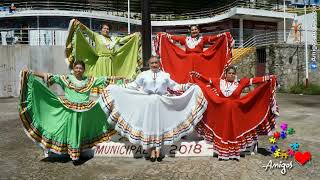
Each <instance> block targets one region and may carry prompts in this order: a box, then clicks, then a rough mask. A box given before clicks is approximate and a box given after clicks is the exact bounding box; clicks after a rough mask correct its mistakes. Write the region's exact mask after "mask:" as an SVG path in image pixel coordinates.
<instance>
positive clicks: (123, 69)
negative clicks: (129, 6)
mask: <svg viewBox="0 0 320 180" xmlns="http://www.w3.org/2000/svg"><path fill="white" fill-rule="evenodd" d="M86 36H87V37H89V39H90V40H91V41H88V40H87V39H86ZM140 50H141V49H140V34H139V33H133V34H131V35H128V36H125V37H122V38H121V37H111V36H110V35H109V26H108V25H107V24H102V26H101V34H98V33H96V32H94V31H92V30H91V29H89V28H88V27H86V26H85V25H84V24H82V23H81V22H79V21H78V20H76V19H73V20H71V21H70V26H69V35H68V38H67V43H66V56H67V62H68V63H69V64H71V65H72V63H74V62H76V61H79V59H82V60H83V61H84V63H85V65H86V71H85V74H86V75H90V76H94V77H100V76H122V77H125V78H127V79H132V78H133V77H135V75H136V73H137V71H138V70H139V69H140V66H141V65H142V61H141V58H140V53H139V52H140Z"/></svg>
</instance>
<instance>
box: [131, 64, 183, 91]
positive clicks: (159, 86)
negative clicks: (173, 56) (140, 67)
mask: <svg viewBox="0 0 320 180" xmlns="http://www.w3.org/2000/svg"><path fill="white" fill-rule="evenodd" d="M126 87H127V88H129V89H136V90H138V89H139V88H142V90H143V91H144V92H146V93H148V94H159V95H164V94H167V93H168V91H167V89H168V88H169V89H172V90H174V91H177V90H181V86H180V84H177V83H176V82H175V81H173V80H172V79H171V78H170V74H168V73H165V72H163V71H160V70H158V71H157V72H153V71H152V70H148V71H144V72H142V73H140V74H139V75H138V77H137V78H136V80H135V81H133V82H131V83H129V84H127V85H126Z"/></svg>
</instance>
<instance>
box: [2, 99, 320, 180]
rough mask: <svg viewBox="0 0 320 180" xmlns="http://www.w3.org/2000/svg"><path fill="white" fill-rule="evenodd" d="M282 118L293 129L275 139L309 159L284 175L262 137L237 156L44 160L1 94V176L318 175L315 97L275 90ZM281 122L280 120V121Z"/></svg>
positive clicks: (318, 105) (13, 105) (319, 124)
mask: <svg viewBox="0 0 320 180" xmlns="http://www.w3.org/2000/svg"><path fill="white" fill-rule="evenodd" d="M278 103H279V106H280V113H281V117H280V118H279V119H278V122H282V121H286V122H287V123H288V125H289V126H290V127H293V128H294V129H295V130H296V134H295V135H294V136H290V137H288V138H287V139H286V140H283V141H282V143H280V145H279V146H280V148H281V147H282V148H287V147H288V145H289V144H290V143H293V142H298V143H300V150H301V151H310V152H311V153H312V161H311V162H309V163H308V164H306V165H305V166H300V165H298V164H297V163H296V161H295V160H294V159H293V158H290V159H289V160H287V161H283V162H285V163H289V162H290V161H291V160H292V161H293V162H292V164H293V168H292V169H289V170H287V174H286V175H282V174H281V173H280V171H281V169H273V170H268V171H266V170H265V169H264V168H263V166H265V165H267V164H268V162H269V160H272V161H273V162H274V163H279V162H280V161H281V160H280V159H275V158H273V157H272V156H268V155H266V154H267V153H266V149H268V148H269V146H270V145H269V143H268V140H267V138H266V137H261V138H260V141H259V152H260V153H259V154H257V155H253V156H246V157H244V158H241V159H240V161H239V162H237V161H218V159H217V158H215V157H200V158H199V157H197V158H195V157H190V158H165V159H164V160H163V162H161V163H158V162H157V163H151V162H149V161H146V160H144V159H133V158H102V157H99V158H98V157H97V158H92V159H90V160H88V161H86V162H85V163H83V164H82V165H79V166H74V165H73V163H72V162H71V161H70V160H64V159H49V160H48V159H44V158H43V154H42V150H41V149H40V148H39V147H37V146H36V145H35V144H34V143H33V142H32V141H31V140H30V139H28V137H27V136H26V135H25V133H24V132H23V129H22V126H21V123H20V120H19V118H18V114H17V99H16V98H10V99H0V112H1V116H0V179H201V180H202V179H237V180H239V179H245V180H247V179H295V180H296V179H320V136H319V130H320V120H319V116H320V96H301V95H287V94H279V95H278ZM279 124H280V123H279Z"/></svg>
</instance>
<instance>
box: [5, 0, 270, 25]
mask: <svg viewBox="0 0 320 180" xmlns="http://www.w3.org/2000/svg"><path fill="white" fill-rule="evenodd" d="M10 4H11V3H8V2H7V3H4V6H10ZM14 4H15V6H16V7H17V9H16V11H17V12H19V11H24V10H68V11H89V12H90V11H101V12H106V11H107V12H108V14H112V15H115V16H122V17H127V12H126V11H119V10H117V9H115V8H112V7H110V6H108V4H107V3H105V2H103V1H89V2H78V3H75V2H68V1H66V2H57V1H41V2H39V1H19V2H15V3H14ZM233 7H246V8H252V9H268V10H274V8H273V7H274V5H272V4H270V3H260V2H256V3H254V4H252V3H251V2H250V1H248V0H246V1H245V0H236V1H234V2H232V3H230V4H228V5H225V6H222V7H218V8H213V9H212V8H208V9H203V10H201V11H200V12H199V11H192V12H187V13H183V14H179V15H177V14H174V13H170V12H169V13H167V14H151V20H153V21H163V20H164V21H166V20H186V19H199V18H206V17H213V16H216V15H219V14H223V13H226V12H227V11H229V10H230V9H231V8H233ZM130 14H131V17H130V18H132V19H141V13H136V12H131V13H130Z"/></svg>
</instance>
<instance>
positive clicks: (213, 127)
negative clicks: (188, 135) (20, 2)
mask: <svg viewBox="0 0 320 180" xmlns="http://www.w3.org/2000/svg"><path fill="white" fill-rule="evenodd" d="M275 83H276V82H275V81H269V82H265V83H262V84H261V85H260V86H259V87H257V88H256V89H254V90H253V91H251V92H249V93H248V94H246V95H245V96H243V97H241V98H240V99H234V98H226V97H220V96H217V95H216V94H215V93H214V92H213V91H212V90H211V89H210V88H208V87H206V86H205V85H204V84H201V83H198V84H200V85H201V86H202V90H203V91H204V94H205V95H206V98H207V100H208V108H207V111H206V113H205V115H204V118H203V120H202V121H200V122H199V123H198V125H197V131H198V133H200V134H201V135H203V136H204V137H205V139H206V140H207V141H209V142H212V143H213V148H214V150H215V151H216V153H218V155H219V158H222V159H229V158H240V152H241V151H244V150H245V149H246V148H248V147H250V146H251V145H253V143H255V142H256V141H257V138H258V135H267V134H268V133H269V132H270V131H271V130H272V129H274V127H275V117H276V116H277V115H278V114H279V113H278V106H277V103H276V99H275Z"/></svg>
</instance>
